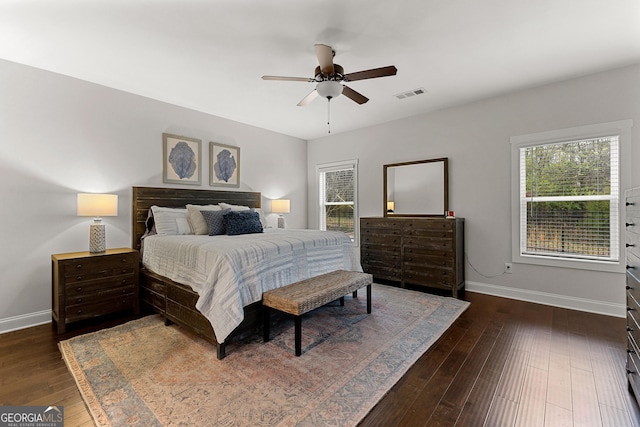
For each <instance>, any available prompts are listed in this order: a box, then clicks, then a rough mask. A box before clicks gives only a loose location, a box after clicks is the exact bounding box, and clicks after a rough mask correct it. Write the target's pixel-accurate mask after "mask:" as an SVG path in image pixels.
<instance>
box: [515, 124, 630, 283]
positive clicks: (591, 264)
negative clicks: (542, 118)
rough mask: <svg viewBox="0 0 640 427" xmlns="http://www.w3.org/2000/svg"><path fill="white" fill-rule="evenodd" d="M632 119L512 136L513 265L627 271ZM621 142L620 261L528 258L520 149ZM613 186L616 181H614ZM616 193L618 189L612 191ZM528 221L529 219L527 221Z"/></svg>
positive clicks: (619, 143)
mask: <svg viewBox="0 0 640 427" xmlns="http://www.w3.org/2000/svg"><path fill="white" fill-rule="evenodd" d="M632 126H633V121H632V120H619V121H615V122H607V123H599V124H594V125H587V126H579V127H574V128H568V129H560V130H553V131H548V132H540V133H533V134H528V135H519V136H514V137H511V251H512V262H514V263H523V264H535V265H546V266H552V267H564V268H578V269H585V270H598V271H610V272H619V273H622V272H624V267H625V260H624V250H623V249H622V248H624V217H623V216H624V204H623V203H622V201H623V199H624V197H623V189H624V188H627V186H628V183H629V182H631V180H630V179H629V174H630V167H629V166H630V160H629V155H630V150H629V148H630V146H631V127H632ZM614 135H617V136H618V137H619V139H618V154H619V160H618V180H617V181H618V188H617V194H618V215H617V220H618V241H617V245H618V247H617V248H618V251H619V256H618V260H617V261H603V260H592V259H575V258H562V257H556V256H554V257H549V256H543V255H528V254H523V253H522V246H521V241H522V236H521V229H522V227H521V224H522V221H523V217H522V215H523V214H524V215H526V212H524V213H523V212H522V209H521V206H522V205H521V197H520V196H521V192H520V191H521V187H520V177H521V171H520V149H521V148H525V147H531V146H536V145H543V144H553V143H562V142H568V141H577V140H583V139H594V138H598V137H606V136H614ZM612 185H613V182H612ZM612 193H614V190H612ZM524 220H526V217H525V219H524ZM613 244H614V243H613V242H612V245H613Z"/></svg>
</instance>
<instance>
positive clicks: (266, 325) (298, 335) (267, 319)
mask: <svg viewBox="0 0 640 427" xmlns="http://www.w3.org/2000/svg"><path fill="white" fill-rule="evenodd" d="M356 295H357V291H355V292H354V293H353V296H354V298H356ZM340 305H341V306H344V297H341V298H340ZM270 310H271V309H270V308H269V307H267V306H266V305H263V306H262V313H263V318H264V321H263V322H262V323H263V328H262V331H263V340H264V342H268V341H269V340H270V337H269V334H270V332H271V331H270V324H271V311H270ZM367 314H371V285H367ZM293 320H294V325H295V347H296V349H295V350H296V356H300V355H301V354H302V316H301V315H300V316H296V315H294V316H293ZM223 352H224V348H223ZM223 354H224V353H223ZM223 357H224V356H223Z"/></svg>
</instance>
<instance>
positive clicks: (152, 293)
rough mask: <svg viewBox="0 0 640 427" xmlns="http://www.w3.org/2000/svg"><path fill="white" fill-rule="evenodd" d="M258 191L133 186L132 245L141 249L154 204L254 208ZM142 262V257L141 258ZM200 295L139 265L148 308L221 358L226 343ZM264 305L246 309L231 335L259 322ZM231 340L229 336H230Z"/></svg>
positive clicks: (258, 199) (143, 301) (142, 297)
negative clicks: (199, 339) (219, 337)
mask: <svg viewBox="0 0 640 427" xmlns="http://www.w3.org/2000/svg"><path fill="white" fill-rule="evenodd" d="M261 201H262V196H261V194H260V193H259V192H247V191H217V190H192V189H187V188H157V187H133V188H132V201H131V221H132V224H131V230H132V233H131V247H132V248H134V249H138V250H140V242H141V240H140V239H141V237H142V235H143V234H144V233H145V230H146V224H145V222H146V220H147V215H148V212H149V208H150V207H151V206H153V205H157V206H165V207H174V208H177V207H184V206H185V205H187V204H194V205H209V204H217V203H220V202H225V203H229V204H233V205H243V206H249V207H252V208H259V207H260V206H261ZM141 261H142V260H141ZM197 300H198V294H197V293H196V292H194V291H193V290H192V289H191V288H190V287H189V286H186V285H183V284H180V283H177V282H174V281H173V280H171V279H168V278H167V277H163V276H160V275H158V274H155V273H152V272H151V271H148V270H147V269H145V268H144V267H142V266H141V267H140V302H141V306H142V307H143V308H144V309H146V310H151V311H153V312H156V313H159V314H161V315H162V316H164V318H165V323H166V324H171V323H173V322H175V323H177V324H178V325H180V326H182V327H184V328H185V329H187V330H189V331H191V332H194V333H196V334H197V335H199V336H201V337H203V338H205V339H206V340H207V341H209V342H211V343H212V344H213V345H215V347H216V349H217V355H218V359H222V358H224V356H225V343H218V341H217V340H216V337H215V334H214V333H213V328H212V327H211V324H210V323H209V320H207V318H206V317H204V316H203V315H202V314H201V313H200V312H199V311H198V310H197V309H196V307H195V306H196V301H197ZM261 320H262V304H261V303H260V302H256V303H253V304H251V305H249V306H247V307H245V308H244V321H243V322H242V323H241V324H240V326H238V327H237V328H236V329H235V330H234V332H233V333H232V334H231V335H230V336H233V335H234V334H237V333H240V332H243V331H246V330H247V329H250V328H252V327H255V326H257V325H259V324H260V322H261ZM227 340H228V339H227Z"/></svg>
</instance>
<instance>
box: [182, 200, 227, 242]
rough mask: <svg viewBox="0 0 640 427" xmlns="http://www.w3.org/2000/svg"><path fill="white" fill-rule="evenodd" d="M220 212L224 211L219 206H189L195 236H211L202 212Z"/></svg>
mask: <svg viewBox="0 0 640 427" xmlns="http://www.w3.org/2000/svg"><path fill="white" fill-rule="evenodd" d="M220 210H222V208H221V207H220V206H218V205H187V212H188V217H189V224H191V229H192V230H193V234H199V235H201V234H209V227H208V226H207V222H206V221H205V220H204V217H203V216H202V213H201V212H200V211H220Z"/></svg>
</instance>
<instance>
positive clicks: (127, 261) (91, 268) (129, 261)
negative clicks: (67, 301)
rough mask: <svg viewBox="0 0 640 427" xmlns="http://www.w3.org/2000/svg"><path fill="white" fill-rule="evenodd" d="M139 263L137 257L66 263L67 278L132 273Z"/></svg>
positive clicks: (99, 258)
mask: <svg viewBox="0 0 640 427" xmlns="http://www.w3.org/2000/svg"><path fill="white" fill-rule="evenodd" d="M137 263H138V257H137V255H131V254H123V255H119V256H101V257H98V258H93V259H91V258H88V259H78V260H72V261H66V262H65V263H64V275H65V277H76V276H82V275H84V276H88V277H90V276H93V277H97V276H99V275H112V274H114V273H116V272H121V271H132V270H133V269H135V268H136V264H137Z"/></svg>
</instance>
